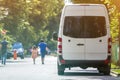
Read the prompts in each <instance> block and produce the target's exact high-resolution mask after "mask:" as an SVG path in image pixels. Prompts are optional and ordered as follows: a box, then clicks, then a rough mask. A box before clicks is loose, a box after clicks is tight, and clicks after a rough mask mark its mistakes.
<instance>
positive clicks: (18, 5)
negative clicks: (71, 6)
mask: <svg viewBox="0 0 120 80" xmlns="http://www.w3.org/2000/svg"><path fill="white" fill-rule="evenodd" d="M62 5H63V0H0V6H1V7H3V8H4V9H7V12H8V14H7V15H6V17H4V18H1V20H0V24H4V25H2V27H3V28H4V29H6V30H7V31H8V32H7V35H6V36H8V37H9V40H10V42H11V43H13V42H15V41H20V42H22V43H23V45H24V47H25V48H28V47H30V46H32V45H33V44H37V43H38V42H39V41H40V39H45V40H46V41H48V42H49V43H50V45H52V44H54V42H53V43H52V41H50V40H51V39H50V38H51V37H49V36H51V34H52V32H53V31H54V30H56V29H57V28H58V25H59V23H58V21H59V15H60V12H61V6H62ZM0 16H1V15H0ZM56 16H57V18H55V17H56ZM52 20H54V21H52ZM51 23H52V24H51ZM48 27H49V28H48ZM54 28H55V29H54ZM48 38H49V39H48Z"/></svg>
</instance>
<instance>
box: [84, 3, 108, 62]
mask: <svg viewBox="0 0 120 80" xmlns="http://www.w3.org/2000/svg"><path fill="white" fill-rule="evenodd" d="M106 13H107V12H106V11H105V7H103V6H95V5H94V6H85V17H86V18H85V35H87V36H86V38H85V42H86V43H85V45H86V48H85V53H86V54H85V59H86V60H105V59H106V58H107V52H108V50H107V47H108V42H107V41H108V34H107V27H106V26H107V25H106V22H107V21H106V20H107V18H106V15H107V14H106Z"/></svg>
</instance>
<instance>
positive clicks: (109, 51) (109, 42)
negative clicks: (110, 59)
mask: <svg viewBox="0 0 120 80" xmlns="http://www.w3.org/2000/svg"><path fill="white" fill-rule="evenodd" d="M111 45H112V39H111V38H108V54H110V53H111V48H112V46H111Z"/></svg>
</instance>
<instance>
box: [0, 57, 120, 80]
mask: <svg viewBox="0 0 120 80" xmlns="http://www.w3.org/2000/svg"><path fill="white" fill-rule="evenodd" d="M40 60H41V59H40V57H38V58H37V59H36V64H35V65H34V64H33V62H32V59H31V58H25V59H23V60H22V59H20V58H17V60H14V59H13V58H12V59H8V60H7V64H6V65H5V66H3V65H1V64H0V80H120V78H119V77H114V76H104V75H103V74H99V73H98V71H97V69H94V68H88V69H86V70H83V69H80V68H79V67H77V68H71V70H68V69H66V70H65V74H64V75H62V76H58V75H57V66H56V65H57V64H56V60H57V58H56V57H54V56H46V59H45V64H44V65H42V64H41V61H40Z"/></svg>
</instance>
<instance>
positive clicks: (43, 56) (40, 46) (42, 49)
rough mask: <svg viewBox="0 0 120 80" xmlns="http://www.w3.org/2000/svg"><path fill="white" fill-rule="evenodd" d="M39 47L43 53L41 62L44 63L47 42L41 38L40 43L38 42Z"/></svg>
mask: <svg viewBox="0 0 120 80" xmlns="http://www.w3.org/2000/svg"><path fill="white" fill-rule="evenodd" d="M38 47H39V48H40V53H41V62H42V64H44V59H45V55H46V52H47V51H46V48H47V44H46V43H45V42H44V40H41V41H40V43H39V44H38Z"/></svg>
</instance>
